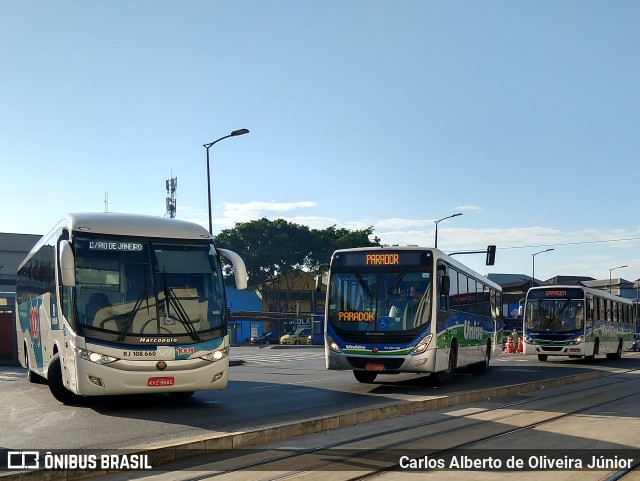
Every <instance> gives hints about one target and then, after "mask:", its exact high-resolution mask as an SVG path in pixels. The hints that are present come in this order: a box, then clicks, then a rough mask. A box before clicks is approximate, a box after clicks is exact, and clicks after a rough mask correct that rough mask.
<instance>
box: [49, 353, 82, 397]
mask: <svg viewBox="0 0 640 481" xmlns="http://www.w3.org/2000/svg"><path fill="white" fill-rule="evenodd" d="M47 380H48V381H49V391H51V394H53V397H54V398H56V399H57V400H58V401H60V402H61V403H63V404H72V403H73V402H74V401H75V400H76V399H77V396H76V395H75V394H73V393H72V392H71V391H69V390H68V389H67V388H66V387H64V383H63V382H62V363H61V362H60V354H59V353H57V352H56V353H55V355H54V356H53V357H52V358H51V362H50V363H49V369H47Z"/></svg>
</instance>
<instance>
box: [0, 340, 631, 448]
mask: <svg viewBox="0 0 640 481" xmlns="http://www.w3.org/2000/svg"><path fill="white" fill-rule="evenodd" d="M232 360H234V361H235V362H234V366H232V367H231V373H230V378H231V381H230V383H229V387H228V388H227V389H226V390H225V391H222V392H199V393H197V394H196V396H194V397H193V398H192V399H190V400H188V401H186V402H185V401H183V402H175V401H172V400H171V399H170V398H169V397H168V396H166V395H161V394H158V395H145V396H117V397H105V398H90V399H87V400H86V402H84V403H83V404H81V405H76V406H67V405H62V404H60V403H58V402H57V401H56V400H55V399H54V398H53V397H52V396H51V394H50V393H49V389H48V387H47V386H46V385H43V384H40V385H37V384H29V383H28V382H27V380H26V379H25V378H24V372H23V371H21V370H18V369H3V368H0V386H2V389H0V402H1V403H2V406H3V408H2V411H1V413H0V422H1V423H2V434H1V435H0V444H1V446H2V447H4V448H8V449H81V448H89V449H108V448H138V449H140V448H143V447H149V446H158V445H165V444H167V443H179V442H186V441H189V440H192V439H194V438H196V439H197V438H204V437H209V436H212V435H215V434H220V433H232V432H238V431H243V430H250V429H254V428H257V427H264V426H268V425H275V424H279V423H283V422H293V421H297V420H303V419H308V418H313V417H318V416H327V415H331V414H336V413H340V412H343V411H347V410H352V409H358V408H363V407H372V406H382V405H385V404H388V403H391V402H404V401H407V402H409V401H415V400H416V399H429V398H433V397H440V396H451V395H455V394H456V393H460V392H464V391H473V390H478V389H485V388H490V387H498V386H504V385H511V384H520V383H529V382H534V381H540V380H545V379H552V378H558V377H563V376H569V375H576V374H583V373H594V372H595V373H598V374H601V375H606V374H607V373H609V372H612V371H615V370H619V369H633V368H638V367H640V353H625V354H624V356H623V358H622V359H621V360H619V361H612V360H605V359H598V360H597V361H596V362H595V363H593V364H586V363H584V362H582V361H579V360H564V361H557V362H546V363H541V362H539V361H538V360H537V359H536V358H529V357H524V356H522V355H519V354H515V355H514V354H501V355H500V356H498V357H496V358H495V359H493V360H492V361H491V369H490V370H489V372H487V373H485V374H482V375H467V374H462V373H461V374H459V375H456V379H455V380H454V383H453V384H451V385H448V386H437V385H435V384H433V383H430V382H429V381H428V379H427V380H425V379H424V378H423V377H418V376H414V375H399V376H380V381H381V382H380V383H377V384H370V385H368V384H360V383H357V382H356V381H355V379H354V378H353V375H352V374H351V373H350V372H341V371H327V370H326V369H325V367H324V357H323V351H322V349H319V348H315V347H299V348H292V349H268V348H258V347H257V346H250V347H236V348H234V349H233V350H232Z"/></svg>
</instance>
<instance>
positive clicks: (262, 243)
mask: <svg viewBox="0 0 640 481" xmlns="http://www.w3.org/2000/svg"><path fill="white" fill-rule="evenodd" d="M372 234H373V227H369V228H367V229H362V230H354V231H350V230H348V229H336V227H335V226H331V227H328V228H326V229H309V227H307V226H302V225H299V224H295V223H293V222H288V221H286V220H283V219H276V220H272V221H271V220H269V219H267V218H262V219H259V220H254V221H249V222H240V223H237V224H236V226H235V227H234V228H233V229H225V230H223V231H221V232H220V234H218V235H217V236H216V239H215V241H216V245H217V246H218V247H222V248H226V249H231V250H232V251H235V252H237V253H238V254H239V255H240V256H241V257H242V258H243V260H244V262H245V264H246V266H247V272H248V274H249V283H250V284H253V285H258V284H262V283H263V282H265V281H268V280H272V279H274V278H275V277H277V276H279V275H282V274H286V273H288V272H290V271H292V270H293V269H302V270H306V271H310V272H315V271H317V270H318V269H319V267H320V266H321V265H322V264H328V263H329V261H330V260H331V254H333V251H335V250H336V249H344V248H348V247H365V246H375V245H379V240H378V239H377V238H374V241H373V242H372V241H370V240H369V237H370V236H371V235H372ZM225 273H226V274H232V269H231V267H230V266H228V265H225Z"/></svg>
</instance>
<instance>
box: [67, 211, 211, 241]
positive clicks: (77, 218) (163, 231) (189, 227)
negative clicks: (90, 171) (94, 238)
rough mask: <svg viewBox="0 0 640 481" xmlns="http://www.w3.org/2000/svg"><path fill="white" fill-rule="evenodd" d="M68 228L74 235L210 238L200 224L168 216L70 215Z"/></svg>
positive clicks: (104, 213) (111, 213)
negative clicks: (81, 233)
mask: <svg viewBox="0 0 640 481" xmlns="http://www.w3.org/2000/svg"><path fill="white" fill-rule="evenodd" d="M66 225H67V226H68V227H69V228H70V230H71V231H72V232H75V233H77V232H83V231H84V232H91V233H92V234H111V235H129V236H138V237H159V238H169V239H211V238H212V236H211V235H210V234H209V232H208V231H207V230H206V229H205V228H204V227H202V226H201V225H199V224H194V223H193V222H187V221H184V220H178V219H172V218H168V217H156V216H151V215H141V214H118V213H115V212H98V213H89V212H81V213H72V214H67V218H66Z"/></svg>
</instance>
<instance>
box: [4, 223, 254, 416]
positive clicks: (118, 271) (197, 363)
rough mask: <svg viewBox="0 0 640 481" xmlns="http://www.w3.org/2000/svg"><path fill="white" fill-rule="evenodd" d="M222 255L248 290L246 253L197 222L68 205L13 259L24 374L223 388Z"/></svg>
mask: <svg viewBox="0 0 640 481" xmlns="http://www.w3.org/2000/svg"><path fill="white" fill-rule="evenodd" d="M219 254H223V255H224V256H225V257H228V258H229V259H230V260H231V262H232V264H233V266H234V269H235V273H236V283H237V286H238V288H239V289H242V288H245V287H246V270H245V267H244V263H243V262H242V259H240V258H239V257H238V256H237V255H236V254H234V253H233V252H230V251H225V250H222V249H216V248H215V246H214V244H213V240H212V238H211V236H210V235H209V233H208V232H207V231H206V230H205V229H204V228H202V227H201V226H198V225H196V224H191V223H188V222H184V221H179V220H176V219H168V218H162V217H147V216H141V215H130V214H115V213H98V214H69V215H68V216H67V217H66V218H65V219H64V220H62V221H61V222H60V223H59V224H58V225H57V226H56V227H55V228H54V229H53V230H52V231H51V232H50V233H49V234H48V235H46V236H44V237H43V238H42V239H41V240H40V241H39V242H38V243H37V244H36V245H35V246H34V248H33V249H32V251H31V252H30V253H29V254H28V256H27V257H26V258H25V260H24V261H23V262H22V264H21V265H20V266H19V268H18V273H17V288H16V332H17V345H18V357H19V359H20V363H21V364H22V365H23V366H24V367H26V368H27V372H28V378H29V380H30V381H31V382H38V381H39V380H41V379H46V380H47V381H48V384H49V388H50V390H51V392H52V394H53V395H54V396H55V397H56V399H58V400H59V401H61V402H65V403H67V402H72V401H74V400H75V399H76V398H75V396H77V395H79V396H99V395H106V394H132V393H148V392H168V393H170V394H172V395H174V396H176V397H183V398H185V397H189V396H191V395H192V394H193V392H194V391H197V390H209V389H224V388H225V387H226V385H227V374H228V365H229V360H228V352H229V336H228V333H227V325H228V320H229V314H228V310H227V308H226V300H225V291H224V283H223V279H222V272H221V266H220V258H219Z"/></svg>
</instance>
